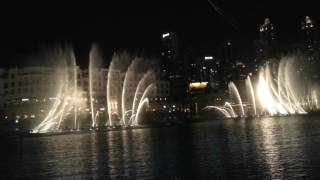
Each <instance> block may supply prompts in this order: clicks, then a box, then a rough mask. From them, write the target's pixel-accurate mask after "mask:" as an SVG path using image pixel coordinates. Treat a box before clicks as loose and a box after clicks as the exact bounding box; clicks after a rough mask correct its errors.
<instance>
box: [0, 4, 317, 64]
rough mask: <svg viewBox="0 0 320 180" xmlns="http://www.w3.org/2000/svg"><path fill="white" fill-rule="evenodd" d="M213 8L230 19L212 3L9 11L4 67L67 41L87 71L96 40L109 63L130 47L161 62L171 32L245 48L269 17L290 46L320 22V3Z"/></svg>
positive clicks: (188, 39)
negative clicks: (304, 28)
mask: <svg viewBox="0 0 320 180" xmlns="http://www.w3.org/2000/svg"><path fill="white" fill-rule="evenodd" d="M212 2H214V3H215V5H216V6H217V7H218V8H219V9H221V10H222V11H223V15H221V14H219V13H218V12H216V11H215V10H214V9H213V7H212V6H210V4H209V3H208V1H206V0H203V1H201V0H197V1H194V2H193V3H190V2H188V3H182V2H180V3H173V2H170V1H168V2H162V3H159V2H153V1H149V2H148V3H146V2H144V3H143V2H141V3H132V2H131V3H127V2H125V1H122V2H119V3H111V2H108V1H105V2H104V3H97V2H93V1H88V2H81V3H79V2H77V3H76V2H73V3H65V2H58V1H52V2H51V4H50V3H48V2H46V3H43V4H27V3H17V4H11V5H4V6H2V7H1V14H0V15H1V17H0V20H1V29H0V43H1V47H0V48H1V49H0V53H1V57H0V58H1V64H0V65H1V66H0V67H14V66H22V65H25V64H28V62H26V57H32V55H33V54H34V53H36V52H37V51H40V50H41V48H42V47H47V46H53V45H55V44H60V43H63V42H69V43H71V44H72V45H73V47H74V49H75V51H76V55H77V58H78V63H79V64H80V65H81V66H86V64H87V58H88V51H89V48H90V45H91V43H93V42H97V43H99V45H100V47H101V48H102V49H103V51H104V52H105V56H106V57H109V56H111V54H112V52H113V51H114V50H124V49H127V50H131V51H132V52H135V53H137V54H143V55H146V56H158V54H159V53H158V52H159V44H160V43H159V42H160V37H161V33H162V32H165V31H175V32H176V33H177V34H178V36H179V39H180V43H181V45H182V47H183V48H187V47H193V48H202V47H205V48H213V49H214V48H215V47H217V46H218V45H219V44H221V43H222V42H223V41H225V40H232V41H235V42H237V43H236V44H237V46H238V48H239V49H241V48H246V47H249V46H250V45H252V42H253V40H254V39H257V37H258V25H259V24H262V23H263V20H264V18H265V17H269V18H270V19H271V21H272V22H273V24H274V25H275V26H276V28H277V31H278V36H279V42H280V44H281V45H282V46H283V47H286V46H287V45H288V44H290V43H292V42H296V41H298V40H299V32H298V31H299V26H300V22H301V20H302V19H303V18H304V16H306V15H309V16H311V18H313V19H315V20H316V21H318V19H319V18H320V13H319V12H318V11H319V10H318V9H319V7H318V6H317V5H316V1H314V2H311V3H309V2H308V1H303V2H293V1H288V2H287V3H286V2H283V1H282V2H280V1H275V0H269V1H232V0H224V1H223V0H216V1H213V0H212ZM75 3H76V4H75ZM244 51H245V50H244ZM106 59H108V58H106Z"/></svg>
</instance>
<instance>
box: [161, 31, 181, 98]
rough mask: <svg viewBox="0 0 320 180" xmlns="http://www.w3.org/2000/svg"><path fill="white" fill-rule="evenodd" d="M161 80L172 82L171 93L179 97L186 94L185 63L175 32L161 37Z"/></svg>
mask: <svg viewBox="0 0 320 180" xmlns="http://www.w3.org/2000/svg"><path fill="white" fill-rule="evenodd" d="M160 65H161V78H162V79H166V80H169V81H170V84H171V93H172V96H174V97H179V96H182V95H183V92H185V88H186V87H185V86H186V80H185V72H184V71H185V65H186V64H185V62H184V60H183V58H182V57H181V55H180V48H179V41H178V37H177V35H176V34H175V33H174V32H167V33H164V34H162V36H161V59H160Z"/></svg>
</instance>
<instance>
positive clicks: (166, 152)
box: [0, 116, 320, 179]
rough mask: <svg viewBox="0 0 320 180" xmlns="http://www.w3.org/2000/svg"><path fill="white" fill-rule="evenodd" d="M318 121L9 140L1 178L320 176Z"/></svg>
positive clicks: (1, 154)
mask: <svg viewBox="0 0 320 180" xmlns="http://www.w3.org/2000/svg"><path fill="white" fill-rule="evenodd" d="M319 128H320V121H318V118H317V117H309V116H305V117H304V116H301V117H299V116H297V117H281V118H265V119H256V120H237V121H235V120H224V121H220V120H217V121H212V122H203V123H195V124H187V125H183V126H181V127H170V128H149V129H133V130H127V131H112V132H104V133H86V134H73V135H63V136H52V137H41V138H24V139H11V140H9V139H6V140H2V141H0V142H1V146H0V162H1V164H0V170H1V172H3V173H1V174H0V179H8V178H27V179H28V178H29V179H46V178H48V177H50V178H67V179H68V178H69V179H101V178H103V179H144V178H149V179H238V178H241V177H242V178H243V177H245V178H246V179H287V178H318V177H320V174H319V173H320V172H318V169H319V165H318V164H319V162H320V155H319V153H318V149H319V147H320V138H319V137H320V131H318V129H319Z"/></svg>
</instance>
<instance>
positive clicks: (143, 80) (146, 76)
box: [132, 71, 153, 114]
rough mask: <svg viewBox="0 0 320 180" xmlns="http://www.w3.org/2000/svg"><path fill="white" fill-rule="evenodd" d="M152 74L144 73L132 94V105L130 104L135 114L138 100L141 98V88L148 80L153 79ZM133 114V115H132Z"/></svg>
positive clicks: (149, 72)
mask: <svg viewBox="0 0 320 180" xmlns="http://www.w3.org/2000/svg"><path fill="white" fill-rule="evenodd" d="M152 77H153V73H152V71H148V72H147V73H145V74H144V75H143V77H142V78H141V80H140V81H139V83H138V85H137V88H136V91H135V93H134V98H133V104H132V112H136V110H137V104H138V103H137V102H138V100H139V99H140V98H141V96H142V95H143V92H142V91H143V86H144V85H145V84H146V83H147V80H148V79H153V78H152ZM132 114H133V113H132Z"/></svg>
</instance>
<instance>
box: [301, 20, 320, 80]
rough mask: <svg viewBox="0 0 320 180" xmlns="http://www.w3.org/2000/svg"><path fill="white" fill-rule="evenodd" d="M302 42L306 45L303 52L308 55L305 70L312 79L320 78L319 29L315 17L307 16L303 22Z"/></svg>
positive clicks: (307, 76)
mask: <svg viewBox="0 0 320 180" xmlns="http://www.w3.org/2000/svg"><path fill="white" fill-rule="evenodd" d="M301 34H302V44H303V45H304V48H303V52H304V54H305V55H306V57H307V62H306V63H305V67H304V72H305V75H306V78H307V79H309V80H311V81H317V80H318V79H319V77H320V76H319V72H318V68H319V62H318V61H317V59H319V46H318V29H317V27H316V24H315V22H314V20H313V19H311V18H310V17H309V16H306V17H305V19H304V20H303V21H302V22H301Z"/></svg>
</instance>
